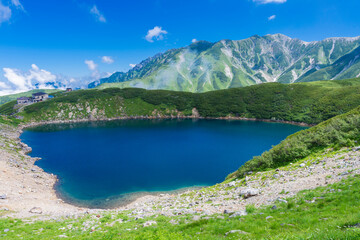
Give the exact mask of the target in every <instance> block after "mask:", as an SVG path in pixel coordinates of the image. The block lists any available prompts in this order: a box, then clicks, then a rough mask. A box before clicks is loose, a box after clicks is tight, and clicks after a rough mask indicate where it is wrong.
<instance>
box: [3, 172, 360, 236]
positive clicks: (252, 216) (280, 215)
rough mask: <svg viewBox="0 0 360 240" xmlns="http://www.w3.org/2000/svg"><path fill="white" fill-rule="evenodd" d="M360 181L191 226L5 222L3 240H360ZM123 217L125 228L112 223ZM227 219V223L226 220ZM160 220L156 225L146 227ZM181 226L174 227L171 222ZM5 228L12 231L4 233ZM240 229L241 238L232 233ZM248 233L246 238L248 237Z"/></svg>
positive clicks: (112, 216) (103, 219)
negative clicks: (242, 214) (241, 215)
mask: <svg viewBox="0 0 360 240" xmlns="http://www.w3.org/2000/svg"><path fill="white" fill-rule="evenodd" d="M359 189H360V176H359V175H355V176H353V177H350V178H349V179H347V180H343V181H342V182H340V183H337V184H333V185H329V186H326V187H320V188H317V189H315V190H307V191H303V192H300V193H298V194H297V196H295V197H294V198H291V199H288V202H287V203H279V202H276V203H275V204H276V206H277V209H272V207H273V205H270V206H266V207H263V208H258V209H257V208H255V207H254V206H248V207H247V209H248V210H249V212H251V213H249V215H247V216H243V217H234V218H231V216H229V215H214V216H211V217H210V218H209V219H201V220H198V221H192V216H175V217H172V218H170V217H165V216H154V217H153V218H151V219H150V218H149V219H139V220H135V219H134V218H133V217H130V214H129V213H122V214H117V213H108V214H107V215H103V216H98V217H97V216H93V215H88V216H86V217H82V218H78V219H65V220H63V221H38V222H26V221H25V220H18V219H1V220H0V230H1V233H0V238H3V239H58V238H61V237H64V236H67V237H68V239H359V238H360V212H359V207H360V191H359ZM119 218H121V219H122V220H123V222H122V223H115V224H113V226H108V224H109V223H112V222H114V221H115V220H116V219H119ZM222 218H223V219H222ZM149 220H155V221H156V222H157V224H155V225H152V226H149V227H143V223H145V222H146V221H149ZM171 220H172V221H173V222H176V223H178V224H175V225H174V224H172V223H170V221H171ZM5 229H9V231H7V232H6V233H4V230H5ZM231 230H241V231H243V232H242V233H239V232H236V233H230V234H228V235H226V233H228V232H229V231H231ZM244 232H245V233H244Z"/></svg>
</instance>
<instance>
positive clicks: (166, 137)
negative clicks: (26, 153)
mask: <svg viewBox="0 0 360 240" xmlns="http://www.w3.org/2000/svg"><path fill="white" fill-rule="evenodd" d="M305 128H306V127H302V126H297V125H290V124H282V123H269V122H260V121H238V120H191V119H182V120H170V119H169V120H117V121H104V122H86V123H72V124H49V125H42V126H38V127H33V128H28V129H25V130H24V132H23V134H22V135H21V139H22V141H23V142H25V143H26V144H28V145H29V146H30V147H32V149H33V151H32V152H31V153H30V155H31V156H32V157H40V158H41V160H39V161H37V162H36V165H38V166H39V167H41V168H42V169H44V171H46V172H48V173H53V174H55V175H57V177H58V179H59V181H58V183H57V185H56V186H55V189H56V191H57V193H58V195H59V197H61V198H62V199H63V200H65V201H66V202H69V203H72V204H74V205H78V206H84V207H90V208H111V207H116V206H120V205H124V204H126V203H128V202H130V201H132V200H134V199H135V198H136V197H139V196H141V195H143V194H148V193H157V192H164V191H174V190H179V189H184V188H189V187H200V186H209V185H213V184H216V183H219V182H222V181H224V179H225V178H226V176H227V175H228V174H230V173H232V172H234V171H235V170H237V169H238V168H239V167H240V166H241V165H242V164H244V163H245V162H246V161H248V160H250V159H251V158H252V157H253V156H256V155H260V154H261V153H263V152H264V151H266V150H268V149H270V148H271V146H273V145H276V144H278V143H280V141H281V140H283V139H285V138H286V137H287V136H289V135H291V134H293V133H295V132H297V131H300V130H303V129H305Z"/></svg>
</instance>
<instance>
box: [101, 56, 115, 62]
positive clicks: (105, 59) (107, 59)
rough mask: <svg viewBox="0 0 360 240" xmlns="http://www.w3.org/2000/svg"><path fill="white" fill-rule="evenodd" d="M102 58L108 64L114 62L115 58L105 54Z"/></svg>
mask: <svg viewBox="0 0 360 240" xmlns="http://www.w3.org/2000/svg"><path fill="white" fill-rule="evenodd" d="M101 60H102V62H103V63H107V64H111V63H113V62H114V59H112V57H110V56H103V57H102V58H101Z"/></svg>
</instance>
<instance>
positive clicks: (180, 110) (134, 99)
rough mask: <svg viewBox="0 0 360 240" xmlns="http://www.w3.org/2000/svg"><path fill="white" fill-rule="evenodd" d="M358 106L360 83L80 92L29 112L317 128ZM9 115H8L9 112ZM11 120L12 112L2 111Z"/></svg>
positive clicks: (45, 116) (32, 115) (42, 116)
mask: <svg viewBox="0 0 360 240" xmlns="http://www.w3.org/2000/svg"><path fill="white" fill-rule="evenodd" d="M359 105H360V80H359V79H352V80H341V81H323V82H314V83H296V84H291V85H287V84H280V83H266V84H260V85H254V86H249V87H244V88H233V89H227V90H218V91H211V92H206V93H187V92H174V91H166V90H144V89H137V88H132V89H131V88H129V89H118V88H109V89H104V90H97V89H94V90H80V91H74V92H71V93H67V94H65V95H59V96H57V97H55V98H54V99H51V100H48V101H46V102H41V103H37V104H33V105H30V106H27V107H26V108H25V109H24V111H23V112H22V113H20V115H22V116H23V117H24V118H25V120H27V121H40V120H75V119H107V118H119V117H135V116H149V117H170V116H173V117H177V116H190V115H192V114H193V109H194V108H195V109H196V110H197V111H198V113H199V114H200V116H201V117H213V118H214V117H229V116H232V117H245V118H257V119H272V120H284V121H294V122H305V123H308V124H317V123H320V122H322V121H324V120H327V119H329V118H331V117H334V116H336V115H339V114H343V113H345V112H347V111H349V110H351V109H353V108H355V107H357V106H359ZM5 111H6V112H5ZM0 113H3V114H4V113H7V114H9V107H8V108H5V107H0Z"/></svg>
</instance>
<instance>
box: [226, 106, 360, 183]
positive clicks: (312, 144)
mask: <svg viewBox="0 0 360 240" xmlns="http://www.w3.org/2000/svg"><path fill="white" fill-rule="evenodd" d="M358 142H360V107H357V108H356V109H354V110H352V111H350V112H348V113H346V114H342V115H339V116H336V117H334V118H331V119H329V120H327V121H325V122H322V123H320V124H318V125H316V126H314V127H312V128H309V129H306V130H303V131H300V132H297V133H295V134H293V135H290V136H289V137H287V138H286V139H285V140H284V141H282V142H281V143H280V144H278V145H276V146H274V147H273V148H272V149H270V150H269V151H267V152H264V153H263V154H262V155H261V156H257V157H254V158H253V159H251V160H250V161H248V162H246V163H245V164H244V165H243V166H241V167H240V168H239V170H238V171H236V172H235V173H232V174H230V175H229V176H228V178H233V177H237V178H238V177H244V176H245V175H246V173H248V172H250V171H252V172H257V171H264V170H267V169H273V168H277V167H279V166H284V165H287V164H289V163H290V162H295V161H297V160H299V159H302V158H305V157H306V156H309V155H310V154H312V153H316V152H319V151H321V150H323V149H325V148H329V147H333V148H339V147H344V146H355V145H356V144H357V143H358Z"/></svg>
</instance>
